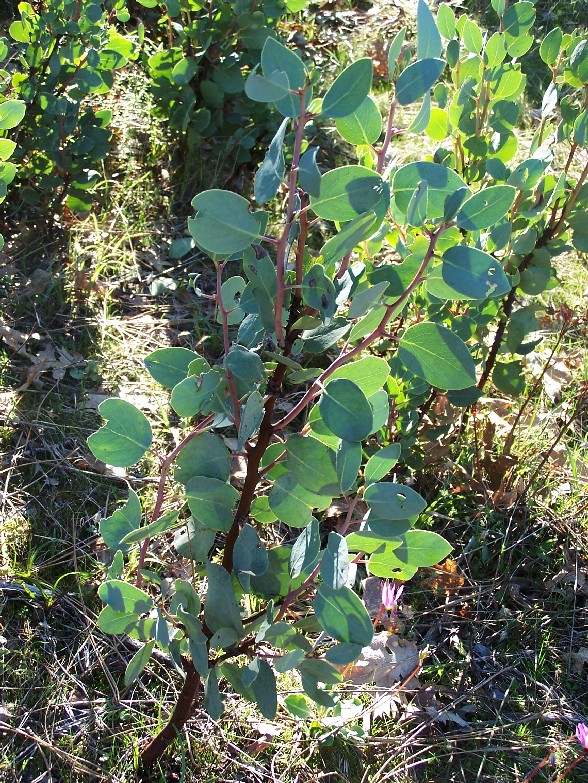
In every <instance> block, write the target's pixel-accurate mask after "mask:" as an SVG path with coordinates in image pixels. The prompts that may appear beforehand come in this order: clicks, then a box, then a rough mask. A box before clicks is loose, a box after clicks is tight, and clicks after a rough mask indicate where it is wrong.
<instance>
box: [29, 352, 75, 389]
mask: <svg viewBox="0 0 588 783" xmlns="http://www.w3.org/2000/svg"><path fill="white" fill-rule="evenodd" d="M26 355H27V358H28V359H29V361H30V362H31V367H29V369H28V370H27V374H26V379H25V382H24V383H23V384H22V385H21V386H19V388H18V389H17V391H25V390H26V389H28V387H29V386H30V385H31V384H32V383H34V382H35V381H36V380H37V379H38V378H39V377H40V376H41V375H42V373H44V372H47V371H49V370H51V374H52V376H53V378H55V380H60V379H61V378H63V376H64V375H65V373H66V371H67V370H68V369H69V368H70V367H74V366H76V365H79V364H83V362H84V358H83V356H81V355H80V354H71V353H69V351H67V350H66V349H65V348H62V347H61V346H55V345H53V344H52V343H46V344H45V345H44V346H43V348H42V349H41V350H40V351H39V353H38V354H37V355H32V354H31V353H28V352H27V354H26Z"/></svg>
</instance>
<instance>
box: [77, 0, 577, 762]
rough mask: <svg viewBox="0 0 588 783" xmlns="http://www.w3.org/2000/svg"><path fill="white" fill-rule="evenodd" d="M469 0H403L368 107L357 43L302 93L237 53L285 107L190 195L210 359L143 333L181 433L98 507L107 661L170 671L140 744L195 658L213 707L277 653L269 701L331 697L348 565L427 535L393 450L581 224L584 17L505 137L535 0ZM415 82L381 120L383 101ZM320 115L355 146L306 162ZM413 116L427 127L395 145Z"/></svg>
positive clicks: (499, 336) (414, 546)
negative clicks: (106, 505)
mask: <svg viewBox="0 0 588 783" xmlns="http://www.w3.org/2000/svg"><path fill="white" fill-rule="evenodd" d="M492 5H493V7H494V9H495V10H496V12H497V14H498V17H499V25H500V26H499V30H498V31H497V32H495V33H494V34H492V35H490V34H488V33H485V32H484V31H482V30H481V29H480V28H479V27H478V25H477V24H476V23H475V22H473V21H472V20H471V19H468V18H467V17H465V16H462V17H460V18H459V19H456V18H455V16H454V13H453V11H452V9H451V8H450V7H449V6H448V5H446V4H441V5H440V7H439V9H438V15H437V20H436V21H435V19H434V17H433V15H432V14H431V12H430V10H429V8H428V6H427V5H426V4H425V2H423V0H421V1H420V2H419V5H418V19H417V21H418V28H417V30H418V34H417V40H416V42H415V43H416V45H414V46H413V45H411V44H409V43H406V42H405V40H404V39H405V31H404V30H402V31H401V32H400V33H399V34H398V35H397V36H396V37H395V38H394V40H393V41H391V43H390V54H389V76H390V85H389V87H390V97H389V99H388V103H387V106H386V118H385V120H384V121H383V119H382V116H381V113H380V109H379V104H378V100H375V99H374V98H373V97H371V95H370V91H371V87H372V62H371V60H370V59H368V58H362V59H359V60H357V61H356V62H353V63H352V64H351V65H350V66H349V67H347V68H346V69H345V70H344V71H343V72H342V73H341V74H340V75H339V76H338V77H337V78H336V79H335V81H334V82H333V83H332V84H331V85H330V87H329V88H328V90H327V91H326V94H325V95H324V97H322V99H320V98H316V97H314V98H313V95H312V84H313V82H316V81H317V80H316V78H315V76H314V75H313V74H312V73H311V72H309V69H308V68H307V66H306V65H305V63H304V62H303V61H302V60H301V59H300V58H299V57H298V56H297V55H296V54H295V53H293V52H292V51H290V50H289V49H288V48H287V47H286V46H284V45H283V44H282V43H281V42H280V41H278V40H276V39H275V38H272V37H270V38H268V39H267V40H266V43H265V45H264V48H263V50H262V54H261V67H260V68H259V69H257V70H254V71H252V72H250V73H249V75H248V76H247V81H246V84H245V90H246V92H247V95H248V96H249V98H251V99H253V100H256V101H260V102H264V103H268V104H272V105H273V106H274V107H275V108H276V109H277V110H278V111H279V112H280V113H281V114H282V115H283V118H284V119H283V121H282V123H281V125H280V126H279V128H278V130H277V132H276V134H275V136H274V139H273V141H272V143H271V145H270V147H269V150H268V152H267V155H266V157H265V159H264V161H263V163H262V165H261V166H260V168H259V170H258V171H257V173H256V176H255V183H254V197H255V204H254V205H252V204H250V202H249V201H248V200H247V199H245V198H243V197H242V196H241V195H238V194H236V193H231V192H226V191H223V190H207V191H204V192H202V193H199V194H198V195H197V196H196V197H195V198H194V200H193V206H194V209H195V217H194V218H193V219H191V220H190V221H189V231H190V233H191V235H192V237H193V239H194V241H195V242H196V243H197V245H198V247H199V248H201V249H202V250H203V251H204V252H205V253H206V254H207V255H208V256H209V258H210V263H211V266H213V267H214V270H215V279H216V289H215V291H214V293H210V294H204V293H202V292H201V293H202V295H208V296H209V298H211V299H213V300H214V302H215V303H216V312H217V320H218V322H219V323H220V325H221V326H222V334H223V337H224V354H223V356H222V357H221V358H220V359H219V360H218V361H217V362H216V363H210V362H209V361H207V360H206V359H205V358H204V357H203V356H200V355H198V354H197V353H195V352H193V351H190V350H187V349H184V348H163V349H160V350H156V351H155V352H154V353H152V354H150V355H149V356H148V357H147V358H146V359H145V364H146V367H147V370H148V371H149V372H150V374H151V375H152V376H153V378H155V380H157V381H158V382H159V383H161V384H162V385H163V386H164V387H166V388H168V389H170V390H171V407H172V408H173V410H174V411H175V413H176V414H177V415H178V416H179V417H181V420H182V422H183V424H184V425H185V430H184V435H183V438H182V439H181V440H180V441H179V442H178V443H177V444H176V445H175V447H174V448H173V450H172V451H171V452H170V453H169V454H168V455H167V456H166V457H163V458H161V473H160V479H159V485H158V489H157V493H156V498H155V503H154V506H153V508H151V509H150V511H149V513H148V514H144V513H143V511H142V507H141V502H140V499H139V497H138V496H137V494H136V493H135V492H134V491H132V490H130V491H129V498H128V500H127V502H126V503H125V504H124V506H123V507H122V508H120V509H118V510H116V511H115V512H114V513H113V514H112V516H110V517H109V518H108V519H104V520H103V521H102V523H101V528H100V529H101V533H102V536H103V538H104V540H105V542H106V544H107V545H108V546H109V547H110V548H111V549H112V550H113V552H115V553H116V554H115V556H114V560H113V563H112V565H111V567H110V569H109V571H108V575H107V578H106V580H105V581H104V583H103V584H102V586H101V587H100V589H99V595H100V597H101V598H102V600H103V601H104V603H105V604H106V606H105V608H104V609H103V610H102V613H101V614H100V617H99V621H98V624H99V627H100V628H102V629H103V630H104V631H106V632H108V633H113V634H119V633H125V634H128V635H129V636H131V637H133V638H134V639H137V640H140V641H142V642H144V646H143V647H141V649H140V650H139V652H138V653H137V654H136V655H135V656H134V657H133V659H132V660H131V662H130V663H129V666H128V668H127V672H126V676H125V681H126V683H127V684H128V683H130V682H131V681H132V680H133V679H134V678H136V677H137V676H138V675H139V674H140V672H141V671H142V670H143V668H144V667H145V665H146V664H147V662H148V660H149V657H150V655H151V653H152V652H153V650H154V649H155V648H156V647H158V648H159V649H160V650H162V651H163V652H165V653H167V654H168V655H169V657H170V659H171V660H172V661H173V663H174V665H175V667H176V668H177V670H178V672H180V673H181V675H182V676H183V677H184V681H183V685H182V688H181V692H180V696H179V699H178V702H177V705H176V707H175V709H174V711H173V713H172V715H171V717H170V719H169V723H168V725H167V726H166V727H165V728H164V729H163V730H162V731H161V732H160V734H159V735H158V736H157V737H155V738H154V739H153V740H152V741H151V742H149V743H148V744H147V745H146V746H145V747H144V748H143V750H142V761H143V764H144V765H146V766H148V765H149V764H151V763H153V761H154V760H155V759H157V758H158V757H159V756H160V755H161V753H162V752H163V750H164V748H165V747H166V746H167V744H169V742H171V741H172V740H173V739H174V738H175V737H176V736H177V734H178V732H179V731H180V730H181V728H182V726H183V725H184V723H185V721H186V720H187V719H188V717H189V716H190V714H191V712H192V710H193V708H194V705H195V703H197V701H198V700H199V699H200V698H201V694H200V692H199V691H200V686H201V684H202V685H203V697H202V698H203V704H204V707H205V709H206V710H207V711H208V713H209V714H210V715H211V716H213V717H214V718H218V716H219V715H220V714H221V711H222V697H221V692H220V690H219V680H220V679H221V678H223V679H224V680H226V681H228V682H229V683H230V684H231V686H232V687H233V689H234V690H235V691H236V692H237V693H239V694H240V695H241V696H242V697H243V698H245V699H248V700H250V701H252V702H255V703H256V704H257V705H258V707H259V709H260V711H261V712H262V714H263V715H264V716H266V717H267V718H270V719H271V718H273V717H274V715H275V713H276V710H277V706H278V691H277V686H276V674H282V673H284V672H288V671H293V670H295V671H296V672H297V675H296V676H298V677H299V681H300V684H301V688H302V691H303V692H304V694H305V696H299V697H294V699H292V697H288V699H286V700H285V705H286V706H287V707H288V708H289V709H291V710H292V711H293V712H295V713H296V711H297V710H298V714H300V710H301V703H300V700H302V701H304V699H305V698H306V697H308V698H309V699H311V700H314V701H315V702H317V703H318V704H320V705H322V706H327V707H328V706H329V705H332V704H333V703H334V700H333V695H332V693H331V690H332V688H333V686H334V685H336V684H337V683H338V682H339V681H340V680H341V673H340V670H339V669H338V668H337V667H341V666H343V665H346V664H349V663H350V662H352V661H354V660H355V659H357V658H358V656H359V655H360V653H361V650H362V648H363V647H365V646H367V645H369V644H370V642H371V640H372V635H373V626H372V621H371V620H370V616H369V615H368V612H367V611H366V608H365V606H364V604H363V603H362V600H361V598H360V596H359V595H358V592H359V591H358V582H359V579H360V576H361V575H362V574H366V573H368V574H372V575H375V576H378V577H383V578H387V579H395V580H396V581H397V584H400V583H403V582H405V581H406V580H408V579H410V578H411V577H412V576H413V575H414V574H415V573H416V571H417V570H418V569H419V568H420V567H422V566H431V565H433V564H435V563H438V562H439V561H440V560H442V559H443V558H444V557H445V556H446V555H447V554H448V553H449V551H450V549H451V547H450V545H449V544H448V543H447V542H446V541H445V540H444V539H443V538H441V537H440V536H439V535H437V534H435V533H433V532H431V531H429V530H427V529H426V526H423V525H422V523H421V524H419V520H420V519H421V518H422V515H423V514H426V507H427V503H426V501H425V499H424V498H423V497H422V496H421V495H420V494H419V493H418V492H417V491H415V489H413V488H411V487H409V486H407V485H406V484H405V483H399V481H398V480H394V476H393V474H392V473H391V472H392V471H393V469H394V466H395V465H396V463H397V462H399V461H400V462H401V463H403V464H404V465H410V464H411V460H413V457H414V455H415V454H417V456H418V440H417V435H418V425H419V412H420V413H422V411H423V410H425V409H426V407H427V403H428V401H429V400H430V399H431V395H432V394H435V393H438V392H442V393H443V394H445V395H447V397H448V398H449V400H450V401H451V402H452V403H453V404H454V405H457V406H462V407H467V406H468V405H470V404H472V403H473V402H474V401H475V400H477V399H478V397H479V395H480V393H481V389H482V387H483V386H484V384H485V383H486V381H487V380H488V378H489V377H490V375H492V379H493V381H494V383H495V384H496V385H497V386H498V387H499V388H501V389H503V390H505V391H510V392H513V393H516V392H517V391H519V389H520V387H521V384H522V383H523V377H522V369H521V356H524V355H525V354H526V353H527V352H528V351H529V350H531V348H532V347H533V345H534V341H533V340H530V339H529V338H528V335H529V333H531V332H533V331H534V330H535V312H536V309H537V308H538V307H539V305H538V303H537V299H536V298H535V297H537V296H538V295H539V294H541V293H542V292H543V291H544V290H545V289H546V288H548V287H550V286H554V285H556V284H557V278H556V274H555V270H554V266H553V260H554V258H556V257H557V256H558V255H560V254H562V253H563V252H565V251H566V250H568V249H569V248H570V244H569V243H570V242H571V243H572V244H573V245H574V246H575V247H576V248H577V249H579V250H583V249H586V247H587V245H588V222H587V218H586V214H587V213H586V203H587V202H588V187H587V185H586V184H585V180H586V177H587V176H588V164H587V163H586V162H585V157H584V158H582V157H581V155H580V152H581V151H582V155H584V156H585V152H584V151H583V150H585V147H586V142H587V133H588V110H587V108H586V107H587V103H588V86H587V85H588V43H587V42H586V40H584V39H581V38H580V37H579V36H577V35H567V34H566V35H563V34H562V33H561V31H560V30H557V29H556V30H553V31H552V32H551V33H549V35H548V36H547V37H546V39H545V40H544V41H542V42H541V46H540V53H541V57H542V58H543V60H544V61H545V62H546V63H547V64H548V65H549V67H550V69H551V73H552V81H551V82H550V84H548V85H546V90H545V97H544V99H543V102H542V106H541V109H540V116H539V120H538V122H537V127H536V129H535V131H534V133H532V134H529V135H530V136H531V135H532V138H531V139H530V144H529V146H528V148H527V147H526V146H523V145H521V144H519V139H518V132H517V128H518V127H519V124H520V123H521V122H523V123H525V122H526V123H527V124H528V123H530V122H531V120H530V118H526V117H525V116H524V115H522V111H523V110H522V105H523V93H524V88H525V76H524V74H523V72H522V70H521V66H520V63H519V58H520V57H521V56H522V55H524V53H525V52H526V51H527V50H528V49H529V47H530V46H531V45H532V44H533V37H532V33H531V29H532V26H533V21H534V8H533V4H532V3H531V2H528V1H526V0H523V1H522V2H517V3H513V4H511V5H509V6H508V8H505V2H504V0H493V2H492ZM417 103H420V107H418V111H416V112H412V114H411V116H413V117H414V119H413V120H412V122H411V124H410V125H409V127H402V126H401V124H400V123H397V117H398V116H399V115H400V113H401V112H404V114H405V116H406V115H407V114H408V113H407V112H406V111H405V107H412V106H414V105H415V104H417ZM321 122H322V123H324V125H325V127H332V126H335V128H336V130H337V132H338V134H339V135H340V136H341V137H342V138H343V139H344V140H345V141H346V142H348V143H349V144H351V145H354V146H355V154H356V158H357V161H358V162H357V163H350V164H345V165H341V166H339V167H337V168H334V169H332V170H328V171H326V172H324V173H323V172H321V169H320V168H319V165H320V163H321V150H320V148H317V147H309V146H308V141H307V136H306V134H307V132H310V133H313V134H315V131H316V126H317V123H321ZM414 134H425V135H426V137H427V138H428V139H429V140H432V141H433V142H436V143H437V145H438V147H437V149H436V150H435V151H434V152H433V153H432V154H431V155H427V156H422V157H416V156H415V155H414V154H412V153H411V144H410V141H408V140H409V139H410V138H411V136H412V135H414ZM399 136H402V140H403V143H402V145H398V146H397V144H396V141H395V140H396V138H397V137H399ZM430 146H431V148H432V149H433V148H434V146H435V145H434V144H431V145H430ZM400 153H402V155H403V156H404V159H402V158H401V157H400ZM415 157H416V159H414V158H415ZM411 158H413V159H411ZM556 159H560V160H561V161H562V163H561V167H559V168H557V167H556V164H555V160H556ZM578 159H579V160H580V163H581V164H582V165H584V168H583V169H582V168H581V166H578V165H577V163H578ZM271 201H274V202H275V205H274V206H272V208H271V212H270V211H266V210H265V209H264V205H266V204H267V203H269V202H271ZM278 212H280V213H281V214H282V220H281V222H279V223H277V224H276V221H275V219H273V220H272V221H271V222H270V220H269V215H270V214H272V215H274V216H275V215H276V214H277V213H278ZM323 232H327V238H326V240H325V237H324V236H323ZM100 412H101V414H102V416H103V417H104V419H106V423H105V424H104V426H103V427H102V428H101V429H100V430H99V431H98V432H96V433H94V434H93V435H91V436H90V438H89V441H88V442H89V446H90V448H91V450H92V452H93V453H94V454H95V455H96V457H98V458H100V459H101V460H103V461H105V462H107V463H109V464H111V465H115V466H130V465H133V464H134V463H136V462H137V461H139V460H140V459H141V457H142V456H143V455H144V454H145V453H146V451H147V450H149V449H150V448H151V443H152V431H151V427H150V424H149V421H148V420H147V418H146V417H145V416H144V414H143V413H142V412H141V411H140V410H138V409H137V408H135V407H134V406H133V405H131V404H130V403H129V402H126V401H124V400H121V399H110V400H107V401H105V402H104V403H102V405H101V408H100ZM235 455H239V456H240V457H241V458H242V460H243V461H244V462H245V464H246V475H245V478H244V480H243V481H242V482H237V481H236V480H235V479H234V478H232V476H231V458H232V457H233V456H235ZM417 462H418V459H417ZM334 501H337V502H338V506H339V507H343V508H344V509H345V510H344V513H342V514H341V516H340V517H339V518H338V521H337V522H336V529H335V530H333V529H332V527H333V523H330V527H331V530H330V532H328V526H327V525H323V526H321V519H322V516H323V513H324V512H325V510H326V509H327V508H328V507H330V506H332V504H333V502H334ZM186 506H187V511H185V507H186ZM366 509H367V510H366ZM188 512H189V514H188ZM144 517H146V518H144ZM277 521H279V523H280V525H281V527H280V530H282V531H284V530H287V529H289V530H292V531H293V533H292V536H291V537H290V538H288V537H286V538H284V541H286V542H287V543H283V544H281V545H275V543H273V542H275V534H273V535H271V536H268V535H267V532H268V531H269V529H270V526H272V525H275V524H276V523H277ZM172 529H175V537H174V546H175V549H176V550H177V552H178V554H179V555H181V556H183V557H186V558H188V559H189V560H191V561H192V563H193V572H192V578H191V579H177V580H176V581H175V583H174V585H173V587H172V588H169V587H168V586H167V582H165V581H163V580H162V579H161V577H160V576H159V575H158V574H157V573H156V570H157V569H156V568H155V567H154V566H153V563H156V562H157V558H156V557H155V556H151V555H150V541H151V540H152V539H153V538H154V537H156V536H159V535H162V534H167V533H168V531H170V530H172ZM270 541H271V542H272V543H271V544H270V543H269V542H270ZM149 566H151V567H149ZM154 569H155V570H154ZM291 677H292V674H291V675H290V678H291ZM291 681H292V680H291V679H290V683H291Z"/></svg>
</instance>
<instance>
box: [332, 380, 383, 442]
mask: <svg viewBox="0 0 588 783" xmlns="http://www.w3.org/2000/svg"><path fill="white" fill-rule="evenodd" d="M319 408H320V412H321V416H322V418H323V421H324V422H325V424H326V425H327V427H328V428H329V429H330V430H331V432H332V433H334V434H335V435H337V436H338V437H339V438H343V439H344V440H355V441H361V440H363V439H364V438H367V436H368V435H369V434H370V432H371V431H372V424H373V420H374V417H373V412H372V408H371V406H370V404H369V402H368V400H367V397H366V396H365V394H364V393H363V391H362V390H361V389H360V388H359V386H358V385H357V384H355V383H353V381H349V380H347V379H345V378H337V379H336V380H334V381H332V382H331V383H329V385H328V386H327V387H326V388H325V390H324V392H323V394H322V396H321V399H320V403H319Z"/></svg>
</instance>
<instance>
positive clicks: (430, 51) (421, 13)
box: [417, 0, 443, 60]
mask: <svg viewBox="0 0 588 783" xmlns="http://www.w3.org/2000/svg"><path fill="white" fill-rule="evenodd" d="M442 50H443V44H442V42H441V36H440V35H439V30H438V29H437V24H436V22H435V18H434V17H433V14H432V13H431V10H430V9H429V6H428V5H427V3H426V2H425V0H418V4H417V57H418V59H419V60H425V59H426V58H427V57H440V56H441V52H442Z"/></svg>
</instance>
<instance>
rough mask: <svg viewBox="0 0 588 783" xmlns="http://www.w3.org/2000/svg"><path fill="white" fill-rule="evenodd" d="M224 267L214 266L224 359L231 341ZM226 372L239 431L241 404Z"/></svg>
mask: <svg viewBox="0 0 588 783" xmlns="http://www.w3.org/2000/svg"><path fill="white" fill-rule="evenodd" d="M224 267H225V265H224V263H221V264H217V265H216V296H215V300H216V304H217V306H218V309H219V312H220V314H221V319H222V324H223V346H224V349H225V359H226V357H227V355H228V353H229V351H230V349H231V341H230V339H229V319H228V316H227V311H226V310H225V306H224V304H223V298H222V296H221V286H222V276H223V269H224ZM226 372H227V381H228V384H229V392H230V395H231V400H232V402H233V421H234V422H235V427H236V428H237V429H239V422H240V420H241V403H240V402H239V397H238V396H237V389H236V388H235V380H234V378H233V373H232V372H231V371H230V370H229V369H227V371H226Z"/></svg>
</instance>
